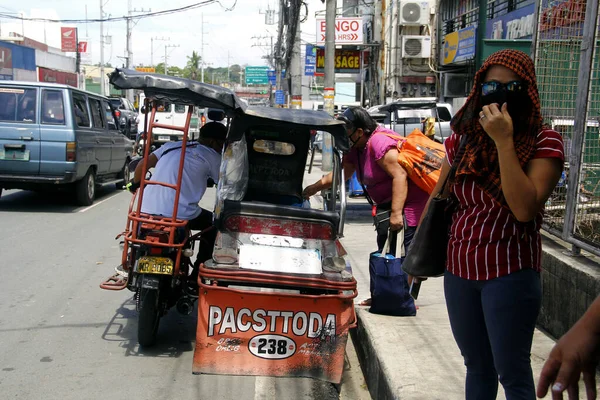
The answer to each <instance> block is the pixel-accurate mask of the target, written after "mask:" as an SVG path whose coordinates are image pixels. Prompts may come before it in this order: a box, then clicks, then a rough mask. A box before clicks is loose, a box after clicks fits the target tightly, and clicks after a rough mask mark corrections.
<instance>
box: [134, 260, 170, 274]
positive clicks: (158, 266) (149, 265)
mask: <svg viewBox="0 0 600 400" xmlns="http://www.w3.org/2000/svg"><path fill="white" fill-rule="evenodd" d="M138 272H139V273H140V274H160V275H173V260H171V259H170V258H167V257H141V258H140V259H139V261H138Z"/></svg>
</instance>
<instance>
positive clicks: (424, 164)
mask: <svg viewBox="0 0 600 400" xmlns="http://www.w3.org/2000/svg"><path fill="white" fill-rule="evenodd" d="M385 135H386V136H389V137H391V138H394V139H398V163H399V164H400V165H401V166H402V167H403V168H404V169H405V170H406V173H407V174H408V177H409V178H410V180H411V181H413V182H414V183H415V184H416V185H417V186H418V187H420V188H421V189H422V190H424V191H425V192H427V193H428V194H431V192H432V191H433V188H434V187H435V185H436V184H437V181H438V180H439V179H440V171H441V169H442V162H443V161H444V158H445V157H446V150H445V149H444V146H443V145H442V144H440V143H438V142H435V141H433V140H431V139H429V138H428V137H427V136H425V135H424V134H423V132H421V131H420V130H419V129H415V130H414V131H412V132H411V133H410V134H409V135H408V136H407V137H406V138H404V137H400V136H396V135H389V134H385Z"/></svg>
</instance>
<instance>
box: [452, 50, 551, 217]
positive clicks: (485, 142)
mask: <svg viewBox="0 0 600 400" xmlns="http://www.w3.org/2000/svg"><path fill="white" fill-rule="evenodd" d="M494 65H501V66H504V67H506V68H508V69H510V70H511V71H513V72H514V73H515V74H517V75H518V76H519V78H520V79H521V82H523V83H525V86H526V90H527V96H528V97H529V100H530V101H531V113H530V115H529V118H527V119H526V120H524V121H523V122H522V123H520V124H517V123H515V122H516V121H513V124H514V129H515V131H514V134H513V137H514V143H515V149H516V153H517V157H518V158H519V163H520V164H521V167H525V165H526V164H527V163H528V162H529V160H531V159H532V158H533V155H534V153H535V144H536V137H537V135H538V133H539V132H540V131H541V130H542V129H543V126H542V114H541V109H540V98H539V93H538V89H537V83H536V76H535V66H534V64H533V60H532V59H531V58H530V57H529V56H528V55H527V54H525V53H524V52H522V51H518V50H511V49H507V50H500V51H497V52H495V53H494V54H492V55H491V56H489V57H488V58H487V59H486V60H485V62H484V63H483V65H482V66H481V68H480V69H479V71H478V72H477V74H475V83H474V85H473V88H472V89H471V93H470V94H469V97H468V98H467V101H466V103H465V105H464V106H463V107H462V108H461V109H460V110H459V111H458V112H457V113H456V115H455V116H454V118H452V122H451V123H450V126H451V127H452V130H453V131H454V132H455V133H456V134H457V135H458V136H459V137H461V136H462V135H467V136H468V139H467V141H466V144H465V147H464V149H462V150H461V151H459V153H460V154H456V157H457V158H458V157H461V156H462V158H461V161H460V163H459V164H458V166H457V169H456V178H455V181H461V180H463V179H464V178H465V177H466V176H472V177H474V179H475V181H476V183H477V184H478V185H479V187H481V189H482V190H484V191H485V192H486V193H488V194H489V195H490V196H491V197H492V198H493V199H495V200H496V201H497V202H498V203H500V204H501V205H504V206H505V205H506V200H505V199H504V195H503V194H502V185H501V183H500V164H499V162H498V151H497V149H496V145H495V144H494V141H493V140H492V139H491V138H490V137H489V136H488V134H487V133H486V132H485V131H484V130H483V127H482V126H481V124H480V123H479V113H480V112H481V108H482V102H481V84H482V83H483V79H484V77H485V75H486V73H487V71H488V70H489V69H490V67H492V66H494Z"/></svg>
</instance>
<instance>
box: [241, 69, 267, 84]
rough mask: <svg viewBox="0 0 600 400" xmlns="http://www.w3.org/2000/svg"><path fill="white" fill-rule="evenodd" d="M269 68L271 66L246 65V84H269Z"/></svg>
mask: <svg viewBox="0 0 600 400" xmlns="http://www.w3.org/2000/svg"><path fill="white" fill-rule="evenodd" d="M268 70H269V67H246V73H245V76H246V85H268V84H269V77H268V76H267V71H268Z"/></svg>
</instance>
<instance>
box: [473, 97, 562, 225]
mask: <svg viewBox="0 0 600 400" xmlns="http://www.w3.org/2000/svg"><path fill="white" fill-rule="evenodd" d="M483 114H484V115H485V118H484V119H480V121H481V125H482V127H483V129H484V130H485V131H486V132H487V134H488V135H489V136H490V137H491V138H492V140H493V141H494V143H495V144H496V148H497V149H498V161H499V164H500V181H501V182H502V193H503V194H504V198H505V199H506V203H507V204H508V207H509V208H510V210H511V211H512V213H513V214H514V216H515V217H516V218H517V220H518V221H520V222H529V221H531V220H532V219H534V218H535V216H536V215H537V214H538V213H539V212H540V211H541V210H542V208H543V207H544V203H546V200H548V197H550V194H551V193H552V191H553V190H554V187H555V186H556V184H557V183H558V180H559V179H560V175H561V172H562V166H561V163H562V162H561V160H560V159H557V158H538V159H533V160H531V161H529V163H528V164H527V166H526V168H525V170H523V168H521V164H520V163H519V158H518V157H517V152H516V150H515V145H514V140H513V131H514V129H513V122H512V119H511V117H510V115H509V113H508V108H507V105H506V103H504V104H503V105H502V107H500V108H499V107H498V105H497V104H491V105H489V106H484V107H483Z"/></svg>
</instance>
